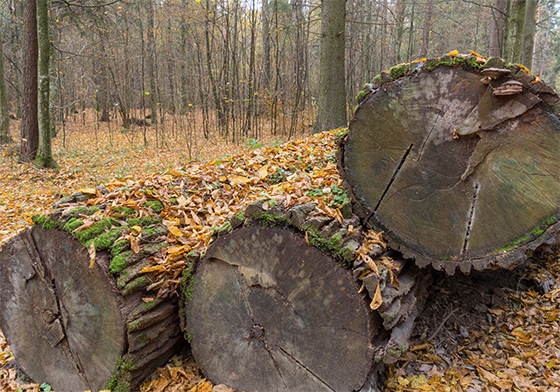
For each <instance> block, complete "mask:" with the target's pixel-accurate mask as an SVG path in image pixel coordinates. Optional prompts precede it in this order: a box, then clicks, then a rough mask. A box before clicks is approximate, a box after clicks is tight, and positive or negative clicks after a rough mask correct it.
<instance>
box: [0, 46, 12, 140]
mask: <svg viewBox="0 0 560 392" xmlns="http://www.w3.org/2000/svg"><path fill="white" fill-rule="evenodd" d="M2 41H3V40H2V39H0V144H5V143H12V142H13V140H12V138H11V136H10V109H9V107H8V97H7V95H6V84H5V83H4V54H3V51H2V45H3V42H2Z"/></svg>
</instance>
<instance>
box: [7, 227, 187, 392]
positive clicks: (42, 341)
mask: <svg viewBox="0 0 560 392" xmlns="http://www.w3.org/2000/svg"><path fill="white" fill-rule="evenodd" d="M111 259H112V257H111V255H110V254H109V252H106V251H101V252H97V255H96V258H95V261H94V262H93V263H91V262H90V255H89V253H88V250H87V249H86V248H85V247H84V246H83V245H82V244H81V243H80V242H79V241H77V240H76V239H74V238H73V237H72V236H71V235H70V234H69V233H68V232H65V231H62V230H58V229H45V228H42V227H40V226H35V227H34V228H33V229H32V230H27V231H24V232H23V233H21V234H19V235H18V236H16V237H15V238H13V239H12V240H10V241H9V242H8V243H6V244H5V245H4V246H3V247H2V249H1V250H0V270H1V273H0V327H1V329H2V331H3V332H4V334H5V336H6V340H7V341H8V344H9V345H10V347H11V349H12V351H13V353H14V356H15V358H16V361H17V363H18V365H19V366H20V367H21V368H22V369H23V371H24V372H25V373H26V374H27V376H29V377H30V378H32V379H33V380H34V381H36V382H38V383H43V382H44V383H47V384H49V385H51V387H52V388H53V389H54V390H57V391H76V392H78V391H80V392H81V391H84V390H95V391H97V390H99V389H104V388H106V387H112V388H116V387H118V388H120V389H119V390H130V389H132V390H134V389H135V388H136V387H137V386H138V385H139V384H140V382H141V381H142V380H143V379H144V378H145V377H146V376H147V375H148V374H150V373H151V372H152V371H153V370H154V369H155V368H156V367H157V366H160V365H162V364H163V363H165V362H166V361H167V360H168V358H169V357H170V356H171V355H172V354H173V353H174V352H175V351H176V349H177V347H178V346H180V345H181V343H182V342H183V338H182V334H181V331H180V327H179V320H178V314H177V311H178V305H177V301H176V298H175V299H168V300H161V299H155V301H153V302H150V303H145V302H143V300H142V298H143V297H148V295H147V293H146V292H145V291H144V290H143V288H144V287H145V285H142V284H136V285H135V286H136V287H135V288H132V286H131V285H124V286H123V285H122V284H121V285H120V286H121V287H120V288H119V284H118V283H117V282H116V277H115V276H113V275H111V274H110V273H109V266H110V263H111ZM136 261H138V262H140V263H141V262H142V261H141V258H140V257H138V260H136ZM90 263H91V264H90ZM131 264H132V262H131ZM127 272H130V270H128V271H127V270H126V269H124V270H123V271H121V274H120V275H117V276H118V277H120V278H121V279H123V273H124V274H126V273H127ZM123 280H126V279H123ZM137 282H138V281H137ZM125 289H126V290H125ZM123 293H124V294H126V295H123Z"/></svg>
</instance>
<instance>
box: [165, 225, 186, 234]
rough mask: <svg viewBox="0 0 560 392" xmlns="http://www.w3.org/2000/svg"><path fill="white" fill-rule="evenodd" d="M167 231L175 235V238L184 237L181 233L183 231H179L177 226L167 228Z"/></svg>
mask: <svg viewBox="0 0 560 392" xmlns="http://www.w3.org/2000/svg"><path fill="white" fill-rule="evenodd" d="M167 230H169V232H170V233H171V234H173V235H174V236H175V237H182V236H183V233H182V232H181V230H179V229H178V228H177V226H169V227H168V228H167Z"/></svg>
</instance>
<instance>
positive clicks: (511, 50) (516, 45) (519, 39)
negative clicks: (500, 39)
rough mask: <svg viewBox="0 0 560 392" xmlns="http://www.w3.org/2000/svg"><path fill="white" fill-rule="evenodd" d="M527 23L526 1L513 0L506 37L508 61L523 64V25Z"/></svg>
mask: <svg viewBox="0 0 560 392" xmlns="http://www.w3.org/2000/svg"><path fill="white" fill-rule="evenodd" d="M524 23H525V0H512V2H511V4H510V11H509V21H508V29H507V30H508V31H507V35H506V37H507V38H506V59H507V60H509V61H511V62H512V63H520V62H521V53H522V52H523V25H524Z"/></svg>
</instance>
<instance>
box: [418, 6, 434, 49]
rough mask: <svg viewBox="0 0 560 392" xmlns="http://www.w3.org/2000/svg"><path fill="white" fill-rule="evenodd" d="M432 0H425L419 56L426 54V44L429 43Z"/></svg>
mask: <svg viewBox="0 0 560 392" xmlns="http://www.w3.org/2000/svg"><path fill="white" fill-rule="evenodd" d="M433 6H434V0H427V1H426V13H425V15H424V29H423V31H422V49H421V50H420V57H426V56H427V55H428V45H429V43H430V30H431V26H432V10H433Z"/></svg>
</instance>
